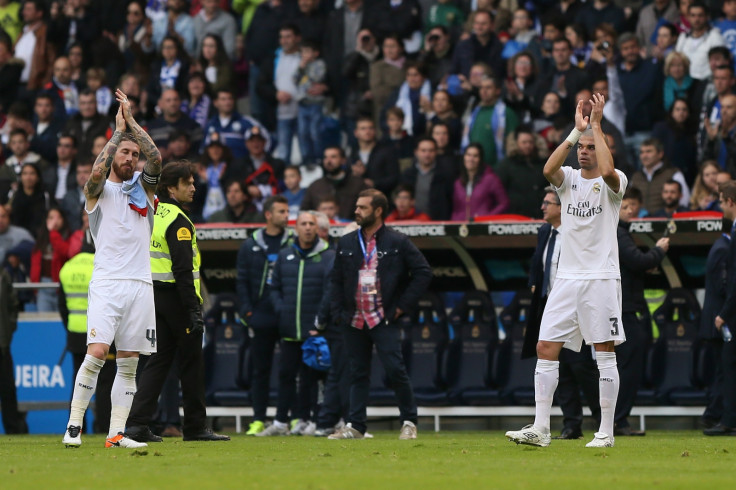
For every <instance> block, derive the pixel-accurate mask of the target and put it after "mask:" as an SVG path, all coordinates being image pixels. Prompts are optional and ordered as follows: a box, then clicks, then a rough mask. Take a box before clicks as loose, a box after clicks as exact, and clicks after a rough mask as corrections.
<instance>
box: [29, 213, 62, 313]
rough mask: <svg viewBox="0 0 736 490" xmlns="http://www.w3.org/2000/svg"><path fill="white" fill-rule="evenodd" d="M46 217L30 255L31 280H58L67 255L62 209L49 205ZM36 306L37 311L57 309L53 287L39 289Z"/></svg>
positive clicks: (55, 293) (57, 304)
mask: <svg viewBox="0 0 736 490" xmlns="http://www.w3.org/2000/svg"><path fill="white" fill-rule="evenodd" d="M45 218H46V224H45V225H42V226H41V227H39V229H38V231H37V237H36V245H35V247H34V248H33V253H32V254H31V273H30V280H31V282H59V271H60V270H61V267H62V266H63V265H64V263H65V262H66V261H67V259H68V258H69V235H70V230H69V223H68V222H67V220H66V216H65V215H64V212H63V211H62V210H61V209H60V208H58V207H56V206H52V207H50V208H49V209H48V211H47V212H46V216H45ZM36 308H37V309H38V311H58V309H59V303H58V298H57V292H56V289H55V288H53V289H49V288H43V289H39V290H38V292H37V293H36Z"/></svg>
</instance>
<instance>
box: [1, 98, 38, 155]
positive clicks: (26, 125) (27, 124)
mask: <svg viewBox="0 0 736 490" xmlns="http://www.w3.org/2000/svg"><path fill="white" fill-rule="evenodd" d="M28 107H29V106H28V105H27V104H26V103H25V102H22V101H16V102H13V103H12V104H11V105H10V107H9V108H8V110H7V112H6V113H5V124H3V125H2V127H0V142H2V143H3V144H5V145H9V144H10V133H11V132H12V131H13V130H14V129H22V130H23V131H25V132H26V134H29V135H30V134H31V133H32V132H33V125H32V124H31V120H30V116H29V114H28Z"/></svg>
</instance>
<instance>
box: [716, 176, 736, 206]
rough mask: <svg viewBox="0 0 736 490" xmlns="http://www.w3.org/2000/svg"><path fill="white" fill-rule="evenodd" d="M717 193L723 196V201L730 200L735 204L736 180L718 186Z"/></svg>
mask: <svg viewBox="0 0 736 490" xmlns="http://www.w3.org/2000/svg"><path fill="white" fill-rule="evenodd" d="M718 192H720V193H721V194H723V199H724V200H728V199H730V200H732V201H733V202H736V180H729V181H728V182H724V183H722V184H718Z"/></svg>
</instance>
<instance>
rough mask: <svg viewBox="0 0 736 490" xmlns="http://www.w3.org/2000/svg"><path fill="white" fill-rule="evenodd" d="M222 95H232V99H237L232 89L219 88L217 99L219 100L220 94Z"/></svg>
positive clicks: (216, 94) (216, 93)
mask: <svg viewBox="0 0 736 490" xmlns="http://www.w3.org/2000/svg"><path fill="white" fill-rule="evenodd" d="M222 93H226V94H228V95H230V96H231V97H233V98H235V92H233V91H232V89H229V88H225V87H222V88H218V89H217V92H215V99H216V98H218V97H219V96H220V94H222Z"/></svg>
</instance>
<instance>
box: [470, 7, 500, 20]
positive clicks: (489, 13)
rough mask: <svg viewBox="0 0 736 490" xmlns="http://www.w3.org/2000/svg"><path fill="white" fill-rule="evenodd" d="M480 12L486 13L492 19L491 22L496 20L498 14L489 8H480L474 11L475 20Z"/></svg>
mask: <svg viewBox="0 0 736 490" xmlns="http://www.w3.org/2000/svg"><path fill="white" fill-rule="evenodd" d="M478 14H486V15H487V16H488V18H489V19H491V22H495V21H496V15H495V14H494V13H493V12H491V11H490V10H488V9H478V10H476V11H475V12H473V20H475V16H476V15H478Z"/></svg>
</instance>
